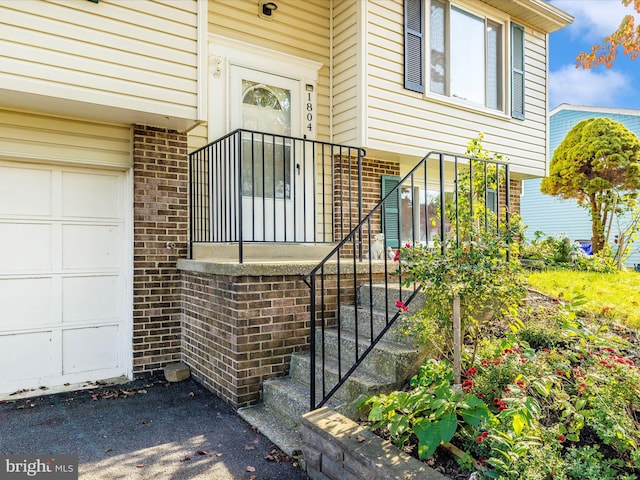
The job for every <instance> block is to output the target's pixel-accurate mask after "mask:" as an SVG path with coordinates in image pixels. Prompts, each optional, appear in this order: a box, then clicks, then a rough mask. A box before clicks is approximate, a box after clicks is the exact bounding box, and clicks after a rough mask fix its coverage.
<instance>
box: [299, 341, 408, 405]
mask: <svg viewBox="0 0 640 480" xmlns="http://www.w3.org/2000/svg"><path fill="white" fill-rule="evenodd" d="M310 370H311V356H310V355H309V352H297V353H294V354H293V355H292V356H291V370H290V373H289V376H290V377H291V378H292V379H294V380H295V381H297V382H298V383H300V384H302V385H304V386H305V387H306V388H309V381H310V378H309V372H310ZM346 372H347V370H343V371H342V372H340V373H341V374H342V375H344V374H345V373H346ZM324 379H325V385H326V392H327V393H328V392H329V390H331V389H332V388H333V386H334V385H336V384H337V383H338V381H339V379H340V377H339V375H338V362H337V361H336V360H335V359H332V358H328V359H326V360H325V365H324ZM400 386H401V385H398V384H397V383H394V382H392V381H391V380H389V379H388V378H385V377H382V376H380V375H376V374H375V373H371V372H369V371H367V370H366V369H363V368H361V367H358V368H357V369H356V370H355V372H354V373H353V374H352V375H351V376H350V377H349V378H348V379H347V380H346V381H345V383H344V385H342V386H341V387H340V388H339V389H338V391H337V392H336V393H335V396H334V399H335V400H334V402H335V403H337V404H339V405H340V408H341V409H342V411H343V412H344V411H348V410H351V407H352V406H353V404H354V403H355V402H356V401H357V400H358V399H360V398H361V397H365V396H369V395H373V394H376V393H380V392H388V391H390V390H394V389H396V388H398V387H400ZM316 389H317V390H318V391H319V392H321V391H322V363H321V360H320V359H319V358H318V361H317V363H316ZM318 396H319V395H318ZM347 416H348V417H350V418H353V416H352V415H351V414H348V415H347Z"/></svg>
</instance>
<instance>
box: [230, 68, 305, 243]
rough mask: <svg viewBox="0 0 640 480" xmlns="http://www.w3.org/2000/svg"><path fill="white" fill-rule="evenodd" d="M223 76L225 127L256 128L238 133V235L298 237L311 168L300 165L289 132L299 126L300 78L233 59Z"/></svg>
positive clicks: (251, 238)
mask: <svg viewBox="0 0 640 480" xmlns="http://www.w3.org/2000/svg"><path fill="white" fill-rule="evenodd" d="M229 81H230V89H229V91H230V95H229V102H230V105H229V111H230V123H231V125H230V127H231V130H235V129H237V128H242V129H246V130H252V131H255V132H261V133H255V134H252V133H248V132H245V133H243V137H242V155H241V157H242V166H241V172H242V199H243V200H242V219H243V220H242V225H243V238H244V239H245V240H247V241H277V242H282V241H287V242H295V241H304V235H305V233H304V230H305V229H304V224H305V221H304V218H305V205H307V204H309V205H310V204H311V203H312V202H310V201H309V198H308V197H309V196H310V195H311V192H309V189H308V188H305V187H306V186H308V179H307V180H306V181H305V177H309V176H310V175H312V169H310V168H306V169H304V168H302V165H301V164H303V163H304V158H303V157H301V155H303V151H302V149H301V148H297V147H298V146H299V142H297V141H296V140H294V138H292V137H300V136H301V130H302V127H301V118H302V117H301V102H300V94H301V89H300V81H299V80H293V79H291V78H287V77H282V76H278V75H273V74H269V73H265V72H261V71H258V70H253V69H250V68H246V67H240V66H236V65H231V66H230V80H229ZM263 134H272V135H263ZM297 150H300V151H297ZM305 183H306V184H307V185H305ZM311 190H312V189H311ZM305 197H307V201H305Z"/></svg>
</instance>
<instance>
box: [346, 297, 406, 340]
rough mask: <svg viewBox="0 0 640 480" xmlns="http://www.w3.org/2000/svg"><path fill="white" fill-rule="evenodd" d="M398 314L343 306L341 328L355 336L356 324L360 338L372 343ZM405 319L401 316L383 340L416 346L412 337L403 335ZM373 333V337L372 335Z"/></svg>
mask: <svg viewBox="0 0 640 480" xmlns="http://www.w3.org/2000/svg"><path fill="white" fill-rule="evenodd" d="M395 314H396V312H385V311H384V310H380V309H378V308H375V307H371V306H358V307H355V306H353V305H342V306H341V307H340V326H341V328H342V329H344V330H345V331H348V332H353V333H354V336H355V331H356V323H357V325H358V338H359V339H362V340H366V341H368V342H371V339H372V337H373V338H376V337H377V336H378V335H379V334H380V332H382V331H383V329H384V328H385V327H386V326H387V323H390V322H391V320H392V319H393V317H394V315H395ZM402 324H403V318H402V315H400V316H399V317H398V318H397V319H396V320H395V322H394V324H393V325H392V326H391V327H390V328H389V330H388V331H387V333H386V334H385V336H384V337H383V338H385V339H387V340H389V341H394V342H397V343H401V344H406V345H414V341H413V339H412V338H411V337H408V336H406V335H403V334H402ZM372 331H373V336H372V335H371V333H372Z"/></svg>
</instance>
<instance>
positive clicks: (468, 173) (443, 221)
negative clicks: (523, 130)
mask: <svg viewBox="0 0 640 480" xmlns="http://www.w3.org/2000/svg"><path fill="white" fill-rule="evenodd" d="M474 167H477V170H476V171H474ZM465 182H466V183H465ZM509 183H510V174H509V165H508V164H507V163H505V162H501V161H495V160H486V159H477V158H471V157H468V156H462V155H453V154H446V153H441V152H435V151H431V152H429V153H428V154H427V155H425V156H424V157H423V158H422V159H421V160H420V162H418V164H417V165H416V166H415V167H414V168H413V169H412V170H411V171H410V172H409V173H408V174H407V175H406V176H405V177H404V178H402V179H401V180H399V181H398V183H397V184H396V185H395V186H394V187H393V188H391V189H390V191H389V192H387V193H386V194H385V195H384V197H383V198H382V200H381V201H380V202H379V203H378V204H377V205H376V206H375V207H373V208H372V209H371V211H370V212H369V213H368V214H367V215H366V216H364V217H363V218H362V219H361V221H360V222H359V223H358V224H357V225H356V226H355V227H353V228H352V229H351V231H350V232H349V233H348V234H347V235H346V236H345V237H344V238H342V239H341V240H340V241H339V242H338V244H337V245H336V246H335V247H334V248H333V250H332V251H331V252H330V253H329V254H328V255H327V256H326V257H325V258H324V259H323V260H321V261H320V262H319V263H318V264H317V266H316V267H314V268H313V269H312V270H311V271H310V272H309V273H308V274H307V275H306V276H305V277H304V280H305V283H306V284H307V285H308V286H309V288H310V315H311V321H310V328H311V332H310V355H311V368H310V409H311V410H314V409H316V408H319V407H321V406H323V405H324V404H325V403H326V402H327V401H328V400H329V399H330V398H331V397H332V395H334V394H335V392H336V391H337V390H338V389H339V388H340V386H342V385H343V384H344V382H345V381H346V380H347V379H348V377H349V376H350V375H351V374H352V373H353V372H354V371H355V370H356V368H357V367H358V366H359V365H360V364H361V363H362V362H363V361H364V359H365V358H366V356H367V355H368V354H369V352H371V350H372V349H373V348H374V347H375V345H376V344H377V343H378V342H379V341H380V340H381V339H382V338H383V337H384V335H385V334H386V333H387V332H388V331H389V329H390V328H391V327H392V326H393V325H394V323H395V322H396V320H397V319H398V317H399V316H400V313H401V309H404V307H405V306H407V305H409V304H410V303H411V301H412V300H413V299H414V298H415V296H416V295H417V294H418V291H419V286H418V285H415V284H414V285H413V286H411V287H405V286H403V281H402V277H401V275H400V274H399V272H400V270H401V269H400V265H399V263H396V261H399V259H398V257H397V256H396V254H395V252H396V251H397V250H396V249H398V248H400V247H401V246H403V245H405V243H406V244H408V245H409V246H411V245H417V244H419V243H422V244H426V245H432V242H433V240H435V239H436V237H437V238H441V239H443V238H455V239H456V242H457V243H458V244H459V242H460V225H459V224H458V219H459V218H460V216H461V215H462V214H464V213H466V212H464V211H463V210H465V209H466V210H469V211H470V213H471V214H473V212H474V208H477V205H478V203H479V202H482V204H483V205H487V206H489V208H491V209H493V210H494V211H495V212H497V215H496V217H497V218H498V222H499V221H500V220H499V218H500V216H501V215H502V214H504V216H505V219H506V220H508V216H509V209H510V198H509V196H510V187H509ZM485 212H486V210H485ZM484 218H485V223H487V222H488V221H489V216H488V215H487V214H486V213H485V216H484ZM485 226H487V225H485ZM497 228H498V225H496V229H497ZM374 232H380V233H383V234H384V239H383V240H382V244H381V245H379V242H380V239H379V238H378V239H377V240H376V238H375V237H376V234H375V233H374ZM440 245H441V253H444V251H445V248H446V243H445V242H440ZM380 250H381V251H382V255H381V256H378V255H374V254H372V253H371V252H376V253H378V252H380ZM374 257H375V258H374ZM392 257H393V258H392ZM393 272H395V273H397V275H396V276H392V277H391V278H390V277H389V274H390V273H393ZM378 283H381V284H382V285H383V286H384V299H385V300H384V303H385V305H386V306H387V308H386V309H384V311H385V312H386V313H385V318H384V323H383V325H382V326H378V327H376V326H374V321H373V318H374V310H375V307H374V306H373V294H372V293H371V292H372V291H373V290H372V287H373V286H374V284H378ZM363 285H368V286H369V289H368V290H369V292H370V293H369V295H370V298H369V299H368V300H369V301H368V312H366V310H363V311H362V312H360V313H361V314H365V313H366V315H364V316H366V317H368V318H369V325H366V327H367V328H366V330H368V333H366V332H365V333H362V330H361V329H360V327H362V328H363V329H364V327H365V325H359V317H360V316H362V315H360V314H359V310H358V308H356V311H355V320H354V322H355V326H354V331H353V336H354V345H355V348H354V351H353V352H345V353H343V352H342V346H341V341H342V337H343V336H345V335H347V334H346V333H345V328H344V326H343V325H342V321H343V319H342V311H341V307H342V306H343V305H353V304H354V303H355V302H356V300H357V299H358V291H359V288H360V287H362V286H363ZM392 286H393V289H391V288H390V287H392ZM396 302H400V303H396ZM396 305H398V306H399V307H395V306H396ZM394 308H395V311H394ZM360 309H365V306H364V305H362V303H361V304H360ZM329 328H331V329H335V330H337V337H338V340H337V343H338V345H337V357H338V358H337V359H336V360H337V365H338V366H337V369H338V375H337V377H338V381H337V382H334V383H333V384H329V382H328V379H327V375H326V374H325V367H326V364H327V362H328V361H329V357H328V354H327V352H326V350H325V343H326V338H327V337H326V331H327V330H328V329H329ZM318 345H320V348H319V347H318ZM347 356H348V358H346V357H347ZM343 365H347V366H345V367H343ZM343 369H344V370H345V371H344V373H343ZM317 377H319V380H318V378H317ZM317 383H319V384H320V385H317Z"/></svg>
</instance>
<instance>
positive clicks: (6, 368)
mask: <svg viewBox="0 0 640 480" xmlns="http://www.w3.org/2000/svg"><path fill="white" fill-rule="evenodd" d="M125 184H126V181H125V173H124V172H118V171H109V170H96V169H80V168H75V167H61V166H49V165H36V164H34V165H30V164H21V163H12V162H0V392H5V393H7V392H11V391H15V390H17V389H23V388H36V387H39V386H43V385H46V386H55V385H62V384H64V383H75V382H83V381H86V380H97V379H103V378H109V377H113V376H120V375H123V374H126V373H127V368H126V366H125V345H126V343H125V339H126V338H129V337H128V336H127V334H126V332H125V323H126V322H125V314H124V312H125V308H126V306H125V305H124V303H125V301H126V300H125V299H126V295H125V282H126V266H125V265H126V261H125V260H126V258H125V257H126V255H127V252H126V250H125V212H126V205H125ZM129 348H130V347H129Z"/></svg>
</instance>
